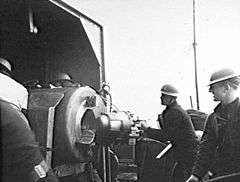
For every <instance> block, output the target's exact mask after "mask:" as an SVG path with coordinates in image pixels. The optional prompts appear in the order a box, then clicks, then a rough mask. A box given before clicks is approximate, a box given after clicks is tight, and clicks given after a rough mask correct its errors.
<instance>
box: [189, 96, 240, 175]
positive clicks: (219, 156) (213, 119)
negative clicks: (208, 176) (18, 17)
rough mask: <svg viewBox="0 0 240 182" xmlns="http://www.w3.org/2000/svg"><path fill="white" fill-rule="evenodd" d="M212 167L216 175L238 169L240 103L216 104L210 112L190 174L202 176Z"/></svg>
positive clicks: (237, 170) (239, 158) (239, 160)
mask: <svg viewBox="0 0 240 182" xmlns="http://www.w3.org/2000/svg"><path fill="white" fill-rule="evenodd" d="M209 169H210V170H211V171H212V172H213V173H214V174H215V175H216V176H220V175H225V174H230V173H234V172H240V102H239V98H237V99H236V100H235V101H234V102H232V103H230V104H228V105H226V106H223V105H222V104H219V105H218V106H217V107H216V108H215V109H214V112H213V113H212V114H211V115H209V117H208V119H207V121H206V125H205V130H204V133H203V136H202V139H201V144H200V150H199V152H198V155H197V161H196V163H195V166H194V168H193V174H195V175H197V176H199V177H202V176H204V174H205V173H206V172H207V171H208V170H209Z"/></svg>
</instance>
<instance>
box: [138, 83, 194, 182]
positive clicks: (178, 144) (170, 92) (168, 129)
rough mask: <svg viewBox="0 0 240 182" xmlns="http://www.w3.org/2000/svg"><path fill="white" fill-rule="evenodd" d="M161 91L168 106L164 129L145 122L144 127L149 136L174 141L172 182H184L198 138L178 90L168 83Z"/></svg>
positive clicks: (164, 115) (162, 98)
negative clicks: (180, 99)
mask: <svg viewBox="0 0 240 182" xmlns="http://www.w3.org/2000/svg"><path fill="white" fill-rule="evenodd" d="M161 93H162V95H161V104H162V105H165V106H166V108H165V110H164V111H163V112H162V123H161V124H162V129H161V130H158V129H153V128H147V126H146V125H145V124H143V125H142V127H143V129H145V131H146V133H147V136H148V137H150V138H153V139H156V140H159V141H162V142H166V141H170V142H171V143H172V145H173V158H174V161H175V168H174V170H173V173H172V176H171V182H183V181H185V180H186V179H187V178H188V177H189V176H190V172H191V169H192V166H193V163H194V160H195V155H196V149H197V146H198V140H197V136H196V134H195V131H194V127H193V124H192V122H191V119H190V117H189V116H188V114H187V113H186V111H185V110H183V109H182V107H181V106H180V105H179V104H178V103H177V96H178V94H179V92H178V90H177V89H176V88H175V87H173V86H172V85H169V84H167V85H164V86H163V87H162V89H161Z"/></svg>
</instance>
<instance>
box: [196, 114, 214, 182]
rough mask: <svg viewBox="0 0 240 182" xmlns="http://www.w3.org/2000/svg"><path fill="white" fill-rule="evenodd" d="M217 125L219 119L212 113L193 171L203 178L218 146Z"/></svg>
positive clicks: (207, 122) (208, 119)
mask: <svg viewBox="0 0 240 182" xmlns="http://www.w3.org/2000/svg"><path fill="white" fill-rule="evenodd" d="M216 127H217V121H216V119H215V117H214V114H211V115H210V116H209V117H208V118H207V121H206V125H205V129H204V132H203V136H202V139H201V143H200V147H199V151H198V153H197V159H196V162H195V165H194V167H193V170H192V173H193V174H194V175H195V176H197V177H199V178H202V177H203V176H204V175H205V174H206V173H207V171H208V170H209V168H210V166H211V164H212V162H213V160H214V155H215V151H216V146H217V136H216Z"/></svg>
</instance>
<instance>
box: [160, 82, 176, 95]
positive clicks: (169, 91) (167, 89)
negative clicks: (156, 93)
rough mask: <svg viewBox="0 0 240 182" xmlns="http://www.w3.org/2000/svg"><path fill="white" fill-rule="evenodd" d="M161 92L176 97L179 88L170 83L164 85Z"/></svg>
mask: <svg viewBox="0 0 240 182" xmlns="http://www.w3.org/2000/svg"><path fill="white" fill-rule="evenodd" d="M161 93H162V94H166V95H170V96H174V97H177V96H178V94H179V92H178V90H177V89H176V88H175V87H174V86H172V85H170V84H166V85H163V86H162V88H161Z"/></svg>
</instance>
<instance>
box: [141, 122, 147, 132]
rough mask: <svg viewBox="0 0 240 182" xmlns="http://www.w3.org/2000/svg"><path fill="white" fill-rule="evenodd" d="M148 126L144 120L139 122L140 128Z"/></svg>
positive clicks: (143, 128)
mask: <svg viewBox="0 0 240 182" xmlns="http://www.w3.org/2000/svg"><path fill="white" fill-rule="evenodd" d="M147 128H148V124H147V122H146V121H141V122H140V129H142V130H146V129H147Z"/></svg>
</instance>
